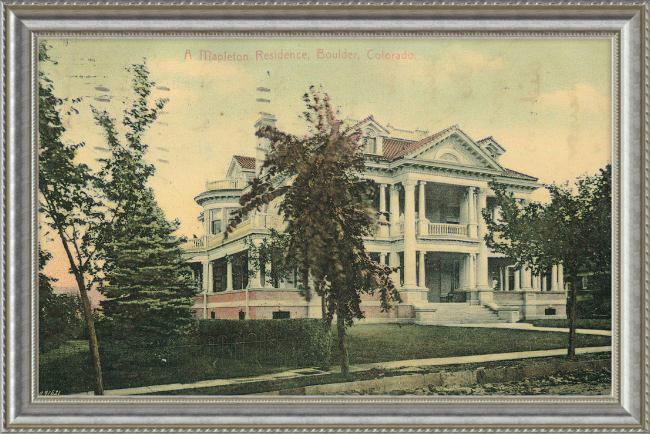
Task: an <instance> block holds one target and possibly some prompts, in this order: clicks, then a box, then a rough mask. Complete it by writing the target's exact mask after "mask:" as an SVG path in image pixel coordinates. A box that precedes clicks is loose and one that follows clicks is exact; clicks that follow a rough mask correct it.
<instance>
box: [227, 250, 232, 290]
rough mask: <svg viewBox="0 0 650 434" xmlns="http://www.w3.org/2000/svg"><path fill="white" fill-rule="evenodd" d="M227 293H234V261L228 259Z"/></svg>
mask: <svg viewBox="0 0 650 434" xmlns="http://www.w3.org/2000/svg"><path fill="white" fill-rule="evenodd" d="M226 291H232V260H231V259H230V258H226Z"/></svg>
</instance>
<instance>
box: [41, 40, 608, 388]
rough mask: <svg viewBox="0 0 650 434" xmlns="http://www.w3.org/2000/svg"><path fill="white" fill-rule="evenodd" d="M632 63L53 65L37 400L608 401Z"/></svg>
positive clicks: (478, 44) (158, 49)
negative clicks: (625, 81) (624, 105)
mask: <svg viewBox="0 0 650 434" xmlns="http://www.w3.org/2000/svg"><path fill="white" fill-rule="evenodd" d="M612 49H613V48H612V41H611V39H609V38H602V39H600V38H579V37H576V38H551V37H528V38H515V37H495V38H483V39H481V38H450V37H433V36H432V37H429V38H372V37H367V38H346V37H341V38H307V37H304V38H293V37H292V38H277V39H264V40H262V39H254V38H242V39H236V38H235V39H229V38H201V39H199V38H197V39H173V38H165V39H162V38H161V39H155V38H153V39H123V38H107V39H84V38H50V39H41V40H39V63H38V71H39V76H38V81H39V107H38V115H39V148H38V158H39V173H38V175H39V193H38V196H39V220H38V224H39V270H40V271H39V285H38V291H39V292H38V295H39V304H38V312H39V327H38V337H39V340H38V351H39V356H38V390H39V394H41V395H76V394H85V395H92V394H106V395H123V396H132V395H152V394H156V395H252V394H271V395H273V394H284V395H287V394H288V395H426V396H431V397H435V396H443V395H463V396H464V395H472V396H486V395H489V396H511V395H516V396H522V395H534V396H541V397H544V396H556V395H577V396H586V395H596V396H609V395H610V394H611V389H612V375H611V359H612V353H611V351H612V347H611V345H612V343H611V340H612V302H611V301H612V279H611V275H612V270H611V261H612V259H611V252H612V246H611V242H612V241H611V240H612V219H611V215H612V199H611V197H612V196H611V191H612V187H611V186H612V155H613V146H614V144H613V140H612V136H613V134H612V124H613V118H612V116H613V115H612V107H613V99H614V96H613V90H612V89H613V86H612V83H613V80H614V78H615V77H614V76H613V75H614V70H615V68H614V67H613V64H612Z"/></svg>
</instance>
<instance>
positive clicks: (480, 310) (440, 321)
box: [415, 303, 499, 325]
mask: <svg viewBox="0 0 650 434" xmlns="http://www.w3.org/2000/svg"><path fill="white" fill-rule="evenodd" d="M430 309H435V313H434V314H433V315H432V316H433V318H431V316H428V315H427V317H426V319H424V318H425V317H424V316H423V320H421V321H417V322H418V323H420V324H431V325H448V324H494V323H498V322H499V318H498V315H497V314H496V313H495V312H494V311H492V310H490V309H489V308H487V307H485V306H477V305H470V304H469V303H427V305H426V306H418V307H416V309H415V311H416V315H417V312H418V310H422V311H426V310H430Z"/></svg>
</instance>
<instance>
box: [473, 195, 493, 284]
mask: <svg viewBox="0 0 650 434" xmlns="http://www.w3.org/2000/svg"><path fill="white" fill-rule="evenodd" d="M476 202H477V204H476V205H477V209H476V212H477V214H478V216H479V221H478V237H479V245H478V246H479V247H478V257H477V264H476V267H477V276H478V280H477V282H476V286H477V287H478V288H479V289H489V288H491V287H492V285H490V283H489V282H488V247H487V244H485V240H484V239H483V237H484V236H485V235H486V234H487V225H486V224H485V220H484V219H483V218H482V214H481V212H482V210H483V209H484V208H485V207H487V190H486V189H484V188H481V189H480V190H479V192H478V196H477V201H476Z"/></svg>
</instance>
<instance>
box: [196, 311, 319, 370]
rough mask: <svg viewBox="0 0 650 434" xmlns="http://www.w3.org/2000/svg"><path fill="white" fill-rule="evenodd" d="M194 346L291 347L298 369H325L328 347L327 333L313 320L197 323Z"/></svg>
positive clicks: (200, 321)
mask: <svg viewBox="0 0 650 434" xmlns="http://www.w3.org/2000/svg"><path fill="white" fill-rule="evenodd" d="M192 340H193V341H194V343H197V344H202V345H208V344H235V343H241V342H250V343H253V342H257V343H261V344H262V345H263V344H264V343H272V342H278V343H279V345H281V346H287V348H289V347H292V348H294V349H295V351H294V354H295V357H296V358H297V360H295V365H299V366H326V365H327V362H328V359H329V354H330V347H331V336H330V333H329V330H327V329H325V327H324V326H323V323H322V321H320V320H315V319H281V320H278V319H275V320H255V321H241V320H199V321H198V323H197V325H196V328H195V330H194V332H193V334H192Z"/></svg>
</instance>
